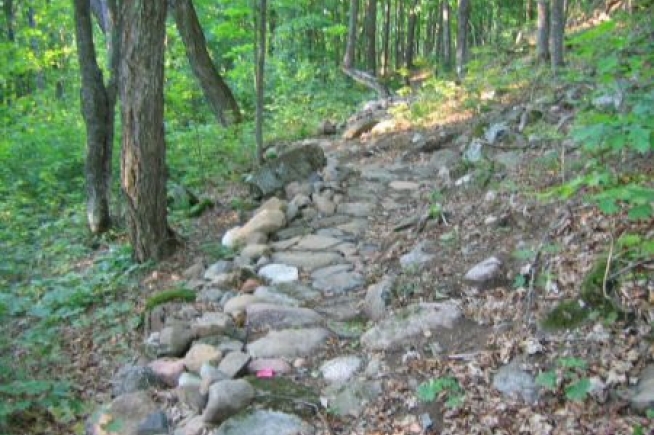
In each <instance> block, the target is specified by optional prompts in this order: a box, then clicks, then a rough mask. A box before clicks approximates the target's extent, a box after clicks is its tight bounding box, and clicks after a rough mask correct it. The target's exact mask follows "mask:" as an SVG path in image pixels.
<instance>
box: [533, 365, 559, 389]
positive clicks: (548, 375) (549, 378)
mask: <svg viewBox="0 0 654 435" xmlns="http://www.w3.org/2000/svg"><path fill="white" fill-rule="evenodd" d="M557 381H558V378H557V376H556V372H555V371H554V370H550V371H547V372H543V373H541V374H539V375H538V376H536V383H537V384H538V385H540V386H541V387H545V388H547V389H548V390H555V389H556V385H557Z"/></svg>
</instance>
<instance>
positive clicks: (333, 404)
mask: <svg viewBox="0 0 654 435" xmlns="http://www.w3.org/2000/svg"><path fill="white" fill-rule="evenodd" d="M381 393H382V385H381V382H379V381H360V380H355V381H352V382H348V383H346V384H344V385H340V384H334V385H330V386H328V387H327V388H325V390H324V391H323V397H325V398H326V399H327V402H328V407H329V409H330V410H332V411H333V412H334V414H336V415H338V416H352V417H358V416H359V415H361V413H362V412H363V410H364V409H365V408H366V407H367V406H368V404H369V403H371V402H372V401H374V400H375V399H376V398H377V397H379V395H380V394H381Z"/></svg>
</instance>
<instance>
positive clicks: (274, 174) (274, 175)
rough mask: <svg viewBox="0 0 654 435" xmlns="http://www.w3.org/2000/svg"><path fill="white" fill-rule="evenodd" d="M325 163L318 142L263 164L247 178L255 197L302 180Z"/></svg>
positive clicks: (266, 194)
mask: <svg viewBox="0 0 654 435" xmlns="http://www.w3.org/2000/svg"><path fill="white" fill-rule="evenodd" d="M326 163H327V159H326V158H325V153H324V152H323V150H322V148H321V147H320V145H318V144H310V145H306V146H303V147H300V148H296V149H294V150H292V151H289V152H287V153H285V154H282V155H281V156H279V158H277V159H275V160H273V161H270V162H268V163H266V164H265V165H263V166H262V167H261V168H260V169H259V170H258V171H257V172H255V173H254V174H252V176H251V177H250V178H249V179H248V180H247V183H248V184H249V186H250V192H251V193H252V195H254V196H255V197H258V198H260V197H264V196H268V195H270V194H272V193H274V192H276V191H278V190H282V189H284V186H286V185H287V184H289V183H291V182H293V181H304V180H305V179H306V178H307V177H308V176H309V175H310V174H312V173H314V172H317V171H318V170H320V169H322V167H323V166H325V164H326Z"/></svg>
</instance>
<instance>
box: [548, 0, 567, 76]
mask: <svg viewBox="0 0 654 435" xmlns="http://www.w3.org/2000/svg"><path fill="white" fill-rule="evenodd" d="M563 3H564V0H552V8H551V18H550V55H551V61H552V71H553V72H554V73H555V74H556V73H557V71H558V70H559V68H560V67H562V66H563V65H565V61H564V53H563V35H564V33H565V9H564V4H563Z"/></svg>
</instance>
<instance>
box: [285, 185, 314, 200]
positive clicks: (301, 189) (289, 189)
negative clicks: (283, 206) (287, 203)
mask: <svg viewBox="0 0 654 435" xmlns="http://www.w3.org/2000/svg"><path fill="white" fill-rule="evenodd" d="M284 191H285V193H286V198H288V199H292V198H293V197H295V196H296V195H297V194H300V193H301V194H303V195H306V196H309V195H311V193H312V192H313V189H312V188H311V183H308V182H306V181H305V182H302V183H300V182H299V181H292V182H290V183H288V184H287V185H286V186H284Z"/></svg>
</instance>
